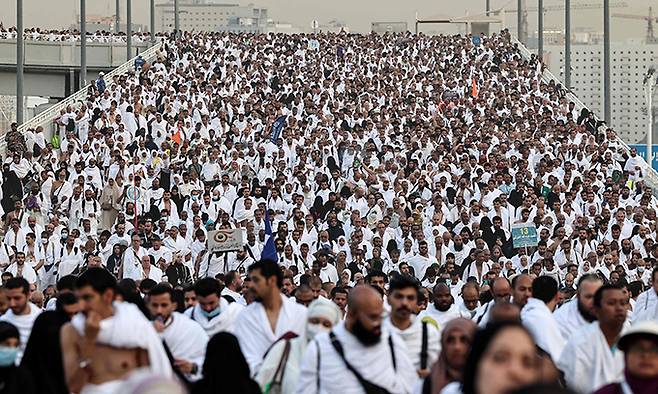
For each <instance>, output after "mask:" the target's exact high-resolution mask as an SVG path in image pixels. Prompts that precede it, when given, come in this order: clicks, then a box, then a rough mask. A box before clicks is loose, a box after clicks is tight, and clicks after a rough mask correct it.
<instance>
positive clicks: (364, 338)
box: [352, 319, 381, 346]
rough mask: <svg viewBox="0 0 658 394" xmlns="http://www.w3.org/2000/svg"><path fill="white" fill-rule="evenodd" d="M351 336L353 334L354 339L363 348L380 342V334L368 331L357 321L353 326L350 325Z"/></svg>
mask: <svg viewBox="0 0 658 394" xmlns="http://www.w3.org/2000/svg"><path fill="white" fill-rule="evenodd" d="M352 334H354V336H355V337H356V339H358V340H359V342H361V344H362V345H363V346H374V345H376V344H378V343H379V341H380V340H381V332H379V333H374V332H372V331H368V329H367V328H365V326H364V325H363V324H361V321H360V320H358V319H357V320H356V321H355V322H354V325H352Z"/></svg>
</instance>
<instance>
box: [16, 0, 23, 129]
mask: <svg viewBox="0 0 658 394" xmlns="http://www.w3.org/2000/svg"><path fill="white" fill-rule="evenodd" d="M16 33H17V34H16V123H18V124H19V125H20V124H22V123H23V64H24V62H25V57H24V56H23V49H24V48H23V0H16Z"/></svg>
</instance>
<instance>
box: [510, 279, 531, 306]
mask: <svg viewBox="0 0 658 394" xmlns="http://www.w3.org/2000/svg"><path fill="white" fill-rule="evenodd" d="M530 297H532V278H531V277H530V275H528V274H519V275H516V276H515V277H514V278H513V279H512V302H513V303H514V304H515V305H516V306H518V307H519V309H523V307H524V306H525V304H526V303H527V302H528V298H530Z"/></svg>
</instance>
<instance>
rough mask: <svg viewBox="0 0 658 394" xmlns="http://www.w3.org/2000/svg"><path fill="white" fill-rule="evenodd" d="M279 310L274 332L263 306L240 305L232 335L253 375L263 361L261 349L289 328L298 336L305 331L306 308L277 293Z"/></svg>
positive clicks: (265, 348)
mask: <svg viewBox="0 0 658 394" xmlns="http://www.w3.org/2000/svg"><path fill="white" fill-rule="evenodd" d="M281 301H282V304H281V310H280V311H279V318H278V320H277V322H276V327H275V329H274V331H272V328H271V326H270V321H269V320H268V318H267V313H266V312H265V307H264V306H263V304H261V303H260V302H254V303H252V304H251V305H249V306H248V307H246V308H244V309H243V310H242V312H241V313H240V315H239V316H238V318H237V320H236V322H235V336H236V337H237V338H238V341H239V342H240V348H241V350H242V354H243V355H244V358H245V359H246V360H247V364H249V369H250V370H251V375H252V376H255V375H256V373H257V372H258V369H259V368H260V365H261V363H262V362H263V357H264V356H265V352H267V350H268V349H269V348H270V346H272V344H273V343H274V342H275V341H276V340H277V339H279V338H281V336H283V334H285V333H286V332H288V331H292V332H294V333H295V334H297V335H299V336H302V335H304V333H305V332H306V308H305V307H304V306H303V305H300V304H297V303H296V302H294V301H293V300H289V299H288V298H287V297H286V296H284V295H281Z"/></svg>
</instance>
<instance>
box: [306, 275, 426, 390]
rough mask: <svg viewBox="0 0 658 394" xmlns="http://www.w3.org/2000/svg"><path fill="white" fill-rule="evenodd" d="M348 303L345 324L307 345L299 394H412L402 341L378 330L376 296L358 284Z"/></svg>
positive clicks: (413, 378) (413, 376)
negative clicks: (360, 393)
mask: <svg viewBox="0 0 658 394" xmlns="http://www.w3.org/2000/svg"><path fill="white" fill-rule="evenodd" d="M347 303H348V304H347V317H346V318H345V321H344V322H343V323H340V324H338V325H337V326H335V327H334V329H333V331H332V332H329V333H321V334H318V335H317V336H316V337H315V339H314V340H313V341H312V342H311V343H309V345H308V347H307V349H306V353H305V354H304V358H303V360H302V363H301V365H302V367H301V373H300V380H299V385H298V387H299V389H298V391H297V393H298V394H305V393H308V394H311V393H318V392H321V393H330V394H331V393H358V392H367V393H371V392H384V390H387V391H386V392H390V393H408V392H411V391H412V387H413V384H414V383H415V381H416V380H417V378H418V376H417V375H416V373H415V370H414V367H413V364H412V363H411V361H410V360H409V357H408V356H407V352H406V351H405V350H406V348H405V345H404V342H403V341H402V340H401V339H400V338H399V337H398V336H397V335H395V334H392V333H391V332H390V331H389V330H388V329H387V327H386V326H384V327H382V313H383V312H384V307H383V302H382V298H381V295H380V294H379V292H378V291H376V290H375V289H373V288H372V287H370V286H368V285H360V286H357V287H355V288H354V289H353V290H352V291H351V292H350V294H349V298H348V301H347ZM375 382H376V383H375Z"/></svg>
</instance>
